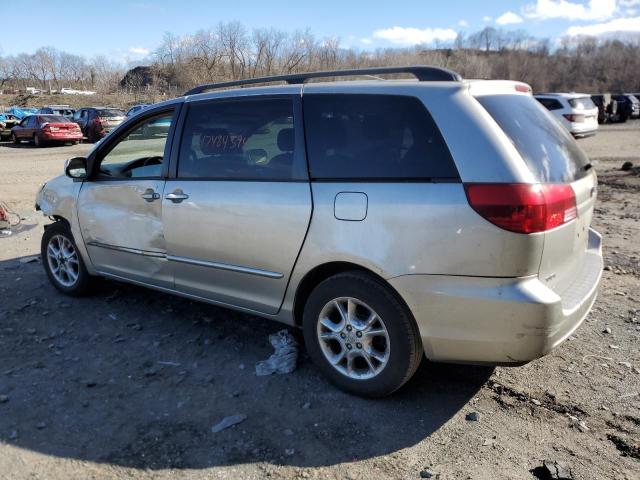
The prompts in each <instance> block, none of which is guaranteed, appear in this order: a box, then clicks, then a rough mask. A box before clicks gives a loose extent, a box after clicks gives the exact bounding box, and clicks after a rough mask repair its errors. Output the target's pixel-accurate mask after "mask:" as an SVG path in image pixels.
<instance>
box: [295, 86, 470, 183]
mask: <svg viewBox="0 0 640 480" xmlns="http://www.w3.org/2000/svg"><path fill="white" fill-rule="evenodd" d="M303 105H304V125H305V136H306V140H307V157H308V159H309V167H310V170H311V177H312V178H313V179H325V180H330V179H334V180H343V179H344V180H348V179H360V180H366V179H372V180H376V179H378V180H381V179H390V180H393V179H402V180H430V179H439V180H455V181H458V180H459V176H458V172H457V170H456V168H455V165H454V163H453V159H452V158H451V154H450V153H449V150H448V148H447V146H446V145H445V143H444V140H443V138H442V135H441V134H440V131H439V130H438V128H437V126H436V124H435V122H434V121H433V118H431V115H430V114H429V112H428V111H427V109H426V108H425V107H424V105H423V104H422V102H421V101H420V100H418V99H417V98H414V97H405V96H395V95H366V94H363V95H349V94H335V95H333V94H312V95H307V96H305V97H304V98H303Z"/></svg>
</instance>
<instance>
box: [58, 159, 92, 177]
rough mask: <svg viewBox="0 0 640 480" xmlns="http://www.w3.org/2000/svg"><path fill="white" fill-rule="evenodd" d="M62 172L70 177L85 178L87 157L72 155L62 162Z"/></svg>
mask: <svg viewBox="0 0 640 480" xmlns="http://www.w3.org/2000/svg"><path fill="white" fill-rule="evenodd" d="M64 173H65V175H66V176H67V177H70V178H78V179H82V178H87V159H86V158H85V157H74V158H70V159H69V160H67V161H66V162H65V164H64Z"/></svg>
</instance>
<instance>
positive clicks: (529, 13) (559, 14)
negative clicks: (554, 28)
mask: <svg viewBox="0 0 640 480" xmlns="http://www.w3.org/2000/svg"><path fill="white" fill-rule="evenodd" d="M628 1H635V0H628ZM616 9H617V5H616V0H589V2H588V4H586V5H585V4H583V3H575V2H569V1H567V0H537V1H536V3H535V4H530V5H527V6H525V7H524V9H523V11H524V15H525V16H526V17H528V18H535V19H539V20H547V19H550V18H566V19H568V20H573V21H575V20H606V19H608V18H611V17H612V16H613V15H614V13H615V12H616Z"/></svg>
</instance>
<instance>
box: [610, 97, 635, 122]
mask: <svg viewBox="0 0 640 480" xmlns="http://www.w3.org/2000/svg"><path fill="white" fill-rule="evenodd" d="M611 97H612V98H613V99H614V100H615V101H616V102H618V113H619V114H620V115H621V116H623V117H624V118H625V120H628V119H629V118H640V100H638V99H637V98H636V97H635V96H633V95H631V94H628V93H623V94H617V95H611Z"/></svg>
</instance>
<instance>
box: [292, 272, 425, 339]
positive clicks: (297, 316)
mask: <svg viewBox="0 0 640 480" xmlns="http://www.w3.org/2000/svg"><path fill="white" fill-rule="evenodd" d="M354 271H355V272H362V273H366V274H367V275H370V276H372V277H373V278H375V279H376V280H377V281H379V282H380V283H381V284H383V285H384V286H386V287H387V288H388V289H389V291H390V292H392V293H393V295H394V296H395V297H396V298H397V299H398V301H400V303H401V304H402V305H403V306H404V307H405V309H406V311H407V313H408V314H409V315H410V316H411V318H413V313H412V312H411V309H410V308H409V306H408V305H407V302H405V301H404V298H403V297H402V295H400V293H399V292H398V291H397V290H396V289H395V288H393V286H392V285H391V284H390V283H389V282H388V281H387V280H385V279H384V278H383V277H381V276H380V275H378V274H377V273H375V272H374V271H373V270H371V269H369V268H367V267H364V266H362V265H358V264H357V263H351V262H344V261H336V262H328V263H323V264H320V265H317V266H315V267H314V268H312V269H311V270H309V271H308V272H307V273H306V274H305V276H304V277H303V278H302V280H301V281H300V283H298V286H297V288H296V293H295V296H294V300H293V322H294V325H295V326H297V327H300V326H302V315H303V313H304V306H305V304H306V303H307V299H308V298H309V295H311V292H312V291H313V289H314V288H316V287H317V286H318V285H319V284H320V283H322V282H323V281H325V280H326V279H327V278H329V277H333V276H334V275H338V274H340V273H344V272H354ZM414 322H415V319H414Z"/></svg>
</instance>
